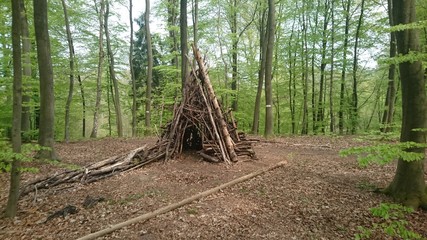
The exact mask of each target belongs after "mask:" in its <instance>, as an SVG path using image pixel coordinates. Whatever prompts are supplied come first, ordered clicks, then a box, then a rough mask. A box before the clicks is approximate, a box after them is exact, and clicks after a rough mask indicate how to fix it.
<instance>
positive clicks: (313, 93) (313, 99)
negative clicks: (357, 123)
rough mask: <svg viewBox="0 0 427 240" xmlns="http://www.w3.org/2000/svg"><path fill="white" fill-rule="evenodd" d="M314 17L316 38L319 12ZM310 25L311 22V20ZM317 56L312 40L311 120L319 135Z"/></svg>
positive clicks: (312, 30) (312, 29)
mask: <svg viewBox="0 0 427 240" xmlns="http://www.w3.org/2000/svg"><path fill="white" fill-rule="evenodd" d="M316 9H320V0H318V1H317V6H316ZM315 12H316V13H315V16H314V27H313V26H311V24H310V27H311V29H310V33H311V34H312V35H314V36H316V35H317V31H318V30H317V28H318V24H319V11H315ZM308 20H309V23H310V22H311V21H310V19H308ZM307 54H308V52H307ZM315 55H316V41H314V40H312V46H311V119H312V122H313V133H315V134H316V133H317V128H318V126H317V125H318V123H317V122H316V120H317V116H316V115H317V104H316V92H317V91H316V84H315V79H316V77H315V61H314V60H315V58H316V57H315Z"/></svg>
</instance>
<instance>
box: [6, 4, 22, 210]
mask: <svg viewBox="0 0 427 240" xmlns="http://www.w3.org/2000/svg"><path fill="white" fill-rule="evenodd" d="M19 2H20V0H12V49H13V50H12V55H13V120H12V121H13V122H12V148H13V152H14V153H16V154H19V153H21V116H22V115H21V114H22V108H21V103H22V63H21V19H20V14H21V11H20V4H19ZM20 167H21V161H20V160H19V158H14V159H13V161H12V169H11V172H10V188H9V196H8V199H7V205H6V211H5V214H6V217H9V218H13V217H15V216H16V212H17V208H18V198H19V185H20V179H21V174H20V173H21V169H20Z"/></svg>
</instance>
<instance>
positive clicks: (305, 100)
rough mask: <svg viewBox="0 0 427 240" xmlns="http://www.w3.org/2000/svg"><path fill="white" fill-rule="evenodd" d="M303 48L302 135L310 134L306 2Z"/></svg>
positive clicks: (303, 15)
mask: <svg viewBox="0 0 427 240" xmlns="http://www.w3.org/2000/svg"><path fill="white" fill-rule="evenodd" d="M302 8H303V13H302V34H303V37H302V40H303V42H302V46H301V65H302V66H303V67H302V69H303V70H302V76H301V77H302V84H303V110H302V127H301V135H305V134H308V74H307V70H308V54H307V52H308V47H307V23H306V16H305V15H306V9H305V8H306V7H305V1H303V2H302Z"/></svg>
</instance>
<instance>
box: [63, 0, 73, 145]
mask: <svg viewBox="0 0 427 240" xmlns="http://www.w3.org/2000/svg"><path fill="white" fill-rule="evenodd" d="M61 3H62V8H63V10H64V20H65V30H66V32H67V42H68V51H69V62H70V84H69V88H68V97H67V102H66V103H65V132H64V140H65V142H66V143H68V141H69V139H70V108H71V102H72V100H73V90H74V44H73V38H72V36H71V30H70V21H69V19H68V12H67V5H66V4H65V0H61Z"/></svg>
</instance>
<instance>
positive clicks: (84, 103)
mask: <svg viewBox="0 0 427 240" xmlns="http://www.w3.org/2000/svg"><path fill="white" fill-rule="evenodd" d="M77 81H78V82H79V87H80V96H81V97H82V137H83V138H85V137H86V100H85V92H84V88H83V82H82V78H81V76H80V74H78V75H77Z"/></svg>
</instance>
